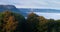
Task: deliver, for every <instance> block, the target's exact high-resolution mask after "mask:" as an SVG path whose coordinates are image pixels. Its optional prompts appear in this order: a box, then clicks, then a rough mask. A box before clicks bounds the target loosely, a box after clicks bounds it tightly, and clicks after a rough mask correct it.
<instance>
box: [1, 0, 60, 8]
mask: <svg viewBox="0 0 60 32" xmlns="http://www.w3.org/2000/svg"><path fill="white" fill-rule="evenodd" d="M0 4H5V5H6V4H12V5H15V6H16V7H18V8H52V9H60V0H0Z"/></svg>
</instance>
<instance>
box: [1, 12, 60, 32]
mask: <svg viewBox="0 0 60 32" xmlns="http://www.w3.org/2000/svg"><path fill="white" fill-rule="evenodd" d="M0 32H60V20H54V19H46V18H44V17H43V16H38V15H36V14H34V13H30V14H28V16H27V19H25V17H24V16H22V14H19V13H14V12H9V11H5V12H0Z"/></svg>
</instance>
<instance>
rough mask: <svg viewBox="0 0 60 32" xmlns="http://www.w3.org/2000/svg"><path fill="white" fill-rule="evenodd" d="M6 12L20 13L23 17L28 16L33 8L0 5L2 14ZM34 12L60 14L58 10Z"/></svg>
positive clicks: (37, 10) (34, 10)
mask: <svg viewBox="0 0 60 32" xmlns="http://www.w3.org/2000/svg"><path fill="white" fill-rule="evenodd" d="M5 10H8V11H11V12H16V13H20V14H22V15H23V16H25V17H26V16H27V15H28V14H29V13H30V12H32V11H31V8H16V7H15V6H14V5H0V12H3V11H5ZM33 12H39V13H40V12H43V13H60V10H56V9H33Z"/></svg>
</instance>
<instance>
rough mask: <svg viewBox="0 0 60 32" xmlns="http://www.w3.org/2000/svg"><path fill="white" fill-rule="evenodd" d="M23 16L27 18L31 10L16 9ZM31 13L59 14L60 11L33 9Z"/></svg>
mask: <svg viewBox="0 0 60 32" xmlns="http://www.w3.org/2000/svg"><path fill="white" fill-rule="evenodd" d="M18 9H19V10H20V12H21V13H22V15H23V16H27V15H28V14H29V13H30V12H32V11H31V8H18ZM33 12H39V13H40V12H43V13H60V10H56V9H33Z"/></svg>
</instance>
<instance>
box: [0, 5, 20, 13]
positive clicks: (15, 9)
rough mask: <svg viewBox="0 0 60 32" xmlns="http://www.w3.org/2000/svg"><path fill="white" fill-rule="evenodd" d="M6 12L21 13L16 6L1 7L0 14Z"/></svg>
mask: <svg viewBox="0 0 60 32" xmlns="http://www.w3.org/2000/svg"><path fill="white" fill-rule="evenodd" d="M5 10H9V11H12V12H20V11H19V10H18V9H17V8H16V7H15V6H14V5H0V12H3V11H5Z"/></svg>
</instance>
